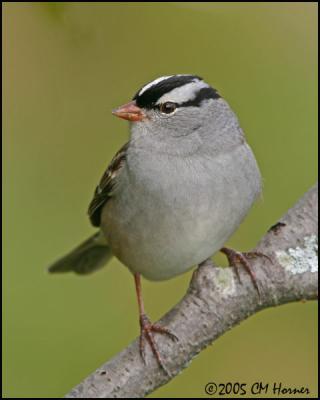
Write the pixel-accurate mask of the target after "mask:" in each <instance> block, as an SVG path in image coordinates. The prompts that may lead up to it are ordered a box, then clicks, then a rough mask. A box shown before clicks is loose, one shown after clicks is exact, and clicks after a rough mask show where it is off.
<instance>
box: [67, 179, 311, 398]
mask: <svg viewBox="0 0 320 400" xmlns="http://www.w3.org/2000/svg"><path fill="white" fill-rule="evenodd" d="M317 232H318V186H317V185H315V186H314V187H313V188H312V189H310V190H309V191H308V192H307V193H306V194H305V195H304V196H303V197H302V198H301V199H300V200H299V201H298V203H297V204H296V205H295V206H294V207H293V208H291V209H290V210H289V211H288V212H287V213H286V214H285V215H284V216H283V217H282V218H281V220H279V221H278V223H276V224H275V225H273V226H272V227H271V228H270V229H269V231H268V232H267V233H266V235H265V236H264V237H263V238H262V239H261V241H260V242H259V243H258V245H257V247H256V248H255V249H254V250H253V251H259V252H262V253H264V254H266V255H267V256H268V257H270V258H271V259H272V263H270V262H269V261H268V260H267V259H265V258H264V257H259V258H255V259H252V262H251V265H252V268H253V271H254V272H255V274H256V277H257V281H258V283H259V288H260V291H261V297H260V299H259V297H258V294H257V291H256V289H255V287H254V286H253V284H252V281H251V280H250V277H249V276H248V274H247V273H246V272H245V271H243V270H241V271H240V275H241V283H240V282H239V280H238V279H237V277H236V274H235V270H234V268H233V267H232V268H220V267H216V266H213V265H212V264H210V263H209V262H208V263H205V265H203V266H201V267H200V268H198V269H197V270H196V271H195V273H194V274H193V278H192V280H191V283H190V287H189V289H188V291H187V293H186V295H185V296H184V297H183V299H182V300H181V301H180V302H179V303H178V304H177V305H176V306H175V307H174V308H173V309H172V310H171V311H169V312H168V313H167V314H166V315H165V316H164V317H163V318H162V319H161V320H160V321H159V324H160V325H163V326H166V327H168V328H169V329H170V330H172V331H173V332H174V333H175V334H176V335H177V336H178V337H179V341H178V342H172V341H171V340H170V339H169V338H168V337H165V336H161V335H157V336H156V341H157V344H158V346H159V348H160V350H161V355H162V357H163V360H164V362H165V365H166V368H167V369H168V370H169V371H170V375H171V376H168V375H167V374H166V373H165V372H163V371H162V370H161V369H160V368H159V366H158V364H157V362H156V360H155V358H154V357H153V355H152V353H151V351H150V349H149V348H148V346H147V349H146V350H147V351H146V360H147V366H146V365H145V364H144V363H143V361H142V360H141V358H140V354H139V342H138V340H135V341H134V342H133V343H132V344H130V345H129V346H128V347H127V348H126V349H124V350H123V351H122V352H121V353H119V354H117V355H116V356H115V357H114V358H113V359H112V360H110V361H108V362H106V363H105V364H104V365H103V366H102V367H101V368H99V369H97V370H96V371H95V372H93V373H92V374H91V375H90V376H88V377H87V378H86V379H85V380H84V381H83V382H81V383H80V384H79V385H78V386H76V387H75V388H74V389H73V390H72V391H71V392H70V393H68V394H67V395H66V397H67V398H96V397H99V398H115V397H121V398H136V397H137V398H138V397H140V398H141V397H144V396H146V395H147V394H148V393H150V392H152V391H154V390H155V389H156V388H158V387H159V386H161V385H164V384H165V383H166V382H168V381H169V380H170V379H172V378H173V377H174V376H175V375H177V374H179V373H180V372H181V371H182V370H183V369H184V368H186V367H187V366H188V364H189V363H190V362H191V360H192V359H193V358H194V357H195V356H196V355H197V354H198V353H199V352H200V351H201V350H203V349H204V348H206V347H207V346H208V345H209V344H210V343H212V342H213V341H214V340H215V339H217V338H218V337H219V336H221V335H222V334H223V333H225V332H226V331H227V330H229V329H231V328H233V327H234V326H236V325H237V324H239V323H240V322H241V321H243V320H245V319H246V318H248V317H249V316H250V315H253V314H255V313H256V312H258V311H260V310H262V309H265V308H267V307H273V306H277V305H281V304H286V303H289V302H293V301H302V300H315V299H317V293H318V236H317Z"/></svg>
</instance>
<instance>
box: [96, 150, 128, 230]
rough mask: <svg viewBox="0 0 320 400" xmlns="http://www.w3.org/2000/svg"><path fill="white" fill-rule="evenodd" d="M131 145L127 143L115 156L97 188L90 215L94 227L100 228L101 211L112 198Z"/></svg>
mask: <svg viewBox="0 0 320 400" xmlns="http://www.w3.org/2000/svg"><path fill="white" fill-rule="evenodd" d="M128 145H129V143H126V144H125V145H124V146H122V147H121V149H120V150H119V151H118V152H117V153H116V154H115V156H114V157H113V159H112V161H111V163H110V164H109V166H108V168H107V170H106V171H105V173H104V174H103V176H102V178H101V180H100V182H99V185H98V186H97V187H96V190H95V192H94V196H93V199H92V201H91V203H90V204H89V209H88V214H89V217H90V221H91V223H92V225H93V226H100V219H101V209H102V207H103V206H104V204H105V203H106V202H107V201H108V200H109V199H110V197H112V190H113V187H114V185H115V182H116V178H117V176H118V174H119V172H120V171H121V168H122V166H123V163H124V161H125V159H126V153H127V148H128Z"/></svg>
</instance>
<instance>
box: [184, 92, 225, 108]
mask: <svg viewBox="0 0 320 400" xmlns="http://www.w3.org/2000/svg"><path fill="white" fill-rule="evenodd" d="M220 97H221V96H220V95H219V93H218V92H217V91H216V89H213V88H212V87H208V88H202V89H200V90H199V92H198V93H197V95H196V97H195V98H194V99H192V100H189V101H185V102H184V103H180V104H179V107H198V106H200V104H201V103H202V102H203V101H204V100H208V99H219V98H220Z"/></svg>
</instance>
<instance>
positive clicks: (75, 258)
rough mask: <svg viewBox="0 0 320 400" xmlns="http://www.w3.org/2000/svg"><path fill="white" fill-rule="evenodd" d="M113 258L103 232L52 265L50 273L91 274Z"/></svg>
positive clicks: (49, 269) (91, 237)
mask: <svg viewBox="0 0 320 400" xmlns="http://www.w3.org/2000/svg"><path fill="white" fill-rule="evenodd" d="M111 257H112V253H111V249H110V247H109V246H108V244H107V242H106V239H105V238H104V236H103V234H102V232H101V231H99V232H97V233H96V234H94V235H92V236H90V237H89V239H87V240H86V241H84V242H83V243H81V244H80V246H78V247H76V248H75V249H74V250H72V251H71V252H70V253H68V254H67V255H65V256H64V257H62V258H60V259H59V260H58V261H56V262H55V263H54V264H52V265H51V266H50V267H49V268H48V271H49V272H52V273H56V272H71V271H73V272H75V273H77V274H90V273H91V272H93V271H95V270H97V269H99V268H101V267H103V266H104V265H105V264H106V263H107V262H108V260H109V259H110V258H111Z"/></svg>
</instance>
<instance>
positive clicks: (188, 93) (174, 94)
mask: <svg viewBox="0 0 320 400" xmlns="http://www.w3.org/2000/svg"><path fill="white" fill-rule="evenodd" d="M208 87H210V86H209V85H208V84H207V83H205V82H203V81H199V80H196V79H195V80H194V81H193V82H189V83H187V84H185V85H183V86H180V87H178V88H176V89H172V90H171V91H170V92H168V93H165V94H164V95H163V96H161V97H160V98H159V99H158V101H157V103H156V104H161V103H165V102H166V101H172V102H174V103H185V102H188V101H191V100H193V99H195V98H196V96H197V94H198V93H199V91H200V90H201V89H203V88H208Z"/></svg>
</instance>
